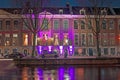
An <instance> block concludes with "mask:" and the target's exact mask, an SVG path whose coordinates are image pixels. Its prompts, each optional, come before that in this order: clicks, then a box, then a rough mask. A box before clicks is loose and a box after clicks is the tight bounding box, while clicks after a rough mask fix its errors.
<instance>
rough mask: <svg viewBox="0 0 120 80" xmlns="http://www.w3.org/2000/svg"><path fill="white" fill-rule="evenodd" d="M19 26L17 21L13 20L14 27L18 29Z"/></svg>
mask: <svg viewBox="0 0 120 80" xmlns="http://www.w3.org/2000/svg"><path fill="white" fill-rule="evenodd" d="M18 28H19V21H18V20H15V21H14V29H18Z"/></svg>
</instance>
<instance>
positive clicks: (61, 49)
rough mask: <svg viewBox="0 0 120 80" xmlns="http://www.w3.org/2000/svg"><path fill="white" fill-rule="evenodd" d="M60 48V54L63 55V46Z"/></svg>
mask: <svg viewBox="0 0 120 80" xmlns="http://www.w3.org/2000/svg"><path fill="white" fill-rule="evenodd" d="M59 48H60V54H62V53H63V46H59Z"/></svg>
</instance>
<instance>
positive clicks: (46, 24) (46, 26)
mask: <svg viewBox="0 0 120 80" xmlns="http://www.w3.org/2000/svg"><path fill="white" fill-rule="evenodd" d="M48 24H49V23H48V19H44V20H43V28H44V30H48Z"/></svg>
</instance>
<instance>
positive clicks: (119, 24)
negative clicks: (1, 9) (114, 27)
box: [118, 19, 120, 30]
mask: <svg viewBox="0 0 120 80" xmlns="http://www.w3.org/2000/svg"><path fill="white" fill-rule="evenodd" d="M118 27H119V30H120V19H119V20H118Z"/></svg>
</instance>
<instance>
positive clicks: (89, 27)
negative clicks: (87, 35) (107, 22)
mask: <svg viewBox="0 0 120 80" xmlns="http://www.w3.org/2000/svg"><path fill="white" fill-rule="evenodd" d="M88 29H92V21H91V20H89V21H88Z"/></svg>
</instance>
